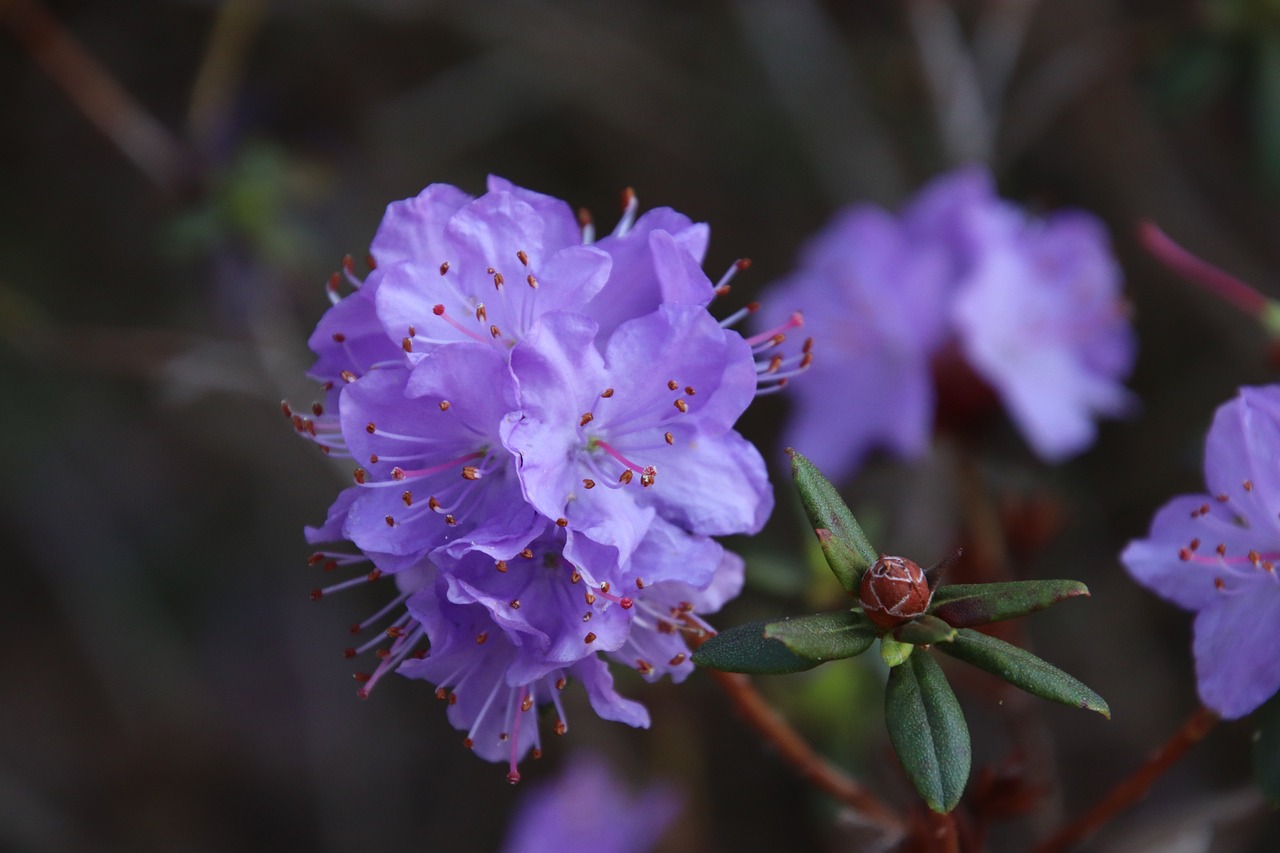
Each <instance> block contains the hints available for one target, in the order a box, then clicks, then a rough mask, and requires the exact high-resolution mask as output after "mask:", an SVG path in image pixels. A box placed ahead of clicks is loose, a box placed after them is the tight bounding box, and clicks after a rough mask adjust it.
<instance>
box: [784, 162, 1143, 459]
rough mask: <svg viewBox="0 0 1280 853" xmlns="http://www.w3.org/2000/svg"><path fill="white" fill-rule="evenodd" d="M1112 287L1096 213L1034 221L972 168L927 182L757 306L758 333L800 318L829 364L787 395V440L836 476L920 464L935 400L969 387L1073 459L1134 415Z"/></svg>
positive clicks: (856, 215)
mask: <svg viewBox="0 0 1280 853" xmlns="http://www.w3.org/2000/svg"><path fill="white" fill-rule="evenodd" d="M1120 285H1121V278H1120V271H1119V268H1118V267H1117V265H1116V263H1115V261H1114V259H1113V258H1112V257H1111V255H1110V249H1109V247H1108V241H1107V236H1106V233H1105V230H1104V229H1103V227H1102V225H1101V223H1099V222H1098V221H1097V220H1096V219H1095V218H1094V217H1093V216H1091V215H1090V214H1087V213H1084V212H1082V211H1064V212H1061V213H1057V214H1054V215H1051V216H1049V217H1048V218H1045V219H1031V218H1028V217H1027V216H1026V214H1025V213H1023V212H1022V211H1021V210H1020V209H1019V208H1017V207H1016V206H1014V205H1012V204H1010V203H1008V202H1005V201H1002V200H1001V199H1000V198H999V197H998V196H997V195H996V194H995V187H994V183H993V182H992V179H991V177H990V175H989V174H987V173H986V172H985V171H984V170H982V169H979V168H966V169H962V170H960V171H957V172H954V173H952V174H950V175H945V176H943V177H941V178H939V179H937V180H935V181H933V182H932V183H931V184H929V185H928V186H926V187H925V188H924V189H923V190H921V192H920V194H919V195H918V196H917V197H916V198H915V199H914V200H913V201H912V202H911V203H910V204H908V205H907V207H906V208H905V209H904V210H903V212H902V214H901V215H900V216H893V215H891V214H889V213H887V212H886V211H884V210H881V209H880V208H876V207H872V206H868V205H858V206H854V207H851V208H848V209H846V210H844V211H842V212H841V213H839V214H837V215H836V217H835V218H834V219H833V221H832V222H831V224H830V225H828V226H827V228H826V229H825V230H824V231H823V232H822V233H821V234H819V235H818V237H816V238H815V239H814V240H813V241H812V242H811V243H810V244H809V246H808V247H806V249H805V250H804V252H803V254H802V256H801V262H800V268H799V269H798V270H797V271H796V272H794V273H792V274H791V275H790V276H789V277H788V278H786V279H784V280H782V281H781V282H779V283H778V284H777V285H775V286H774V288H773V289H772V290H771V291H770V293H769V294H768V296H767V297H766V299H765V310H764V311H763V312H762V320H763V322H764V323H765V324H766V325H769V324H770V323H776V322H778V321H779V320H780V319H781V318H782V317H784V316H785V315H786V313H787V312H790V311H791V310H793V309H794V308H797V307H798V308H800V309H801V310H802V311H803V312H804V314H805V316H806V317H807V318H808V322H809V332H810V334H811V335H812V336H813V339H814V340H815V342H816V344H817V346H818V348H819V351H820V352H821V353H822V356H823V357H822V358H821V359H820V360H819V361H818V363H817V364H816V365H815V366H814V367H813V369H812V371H811V375H810V376H809V377H807V378H806V379H805V381H804V382H801V383H799V385H798V386H796V387H795V388H794V389H793V391H792V396H793V405H794V406H795V412H794V415H793V417H792V419H791V422H790V424H789V426H788V429H787V432H786V441H787V443H788V444H790V445H792V446H795V447H797V448H799V449H801V450H803V451H804V453H805V454H806V455H808V456H809V457H810V458H811V459H812V460H813V461H814V463H815V464H817V465H818V467H820V468H822V469H823V470H824V471H826V473H827V474H828V475H829V476H831V477H833V478H835V479H840V478H843V477H847V476H848V475H850V474H852V472H853V471H854V470H855V469H856V468H857V467H858V465H859V464H860V463H861V461H862V459H863V458H864V457H865V456H866V454H867V453H868V452H869V451H871V450H872V449H875V448H884V449H887V450H889V451H891V452H893V453H895V454H898V455H901V456H906V457H914V456H918V455H920V454H921V453H923V452H924V450H925V448H926V447H927V446H928V442H929V439H930V436H931V434H932V431H933V427H934V421H935V417H936V415H937V411H936V410H937V406H938V401H939V393H940V392H943V393H944V394H945V392H947V391H952V393H951V394H945V396H948V397H955V396H957V394H956V393H955V390H956V389H952V388H948V387H940V386H939V382H944V383H945V382H947V381H950V380H951V379H954V378H955V377H956V376H968V377H971V380H970V381H972V377H976V379H977V380H978V382H977V383H975V384H976V385H977V386H978V388H981V387H982V386H984V385H985V386H987V387H988V388H990V389H993V390H994V391H995V393H996V394H997V395H998V397H999V399H1000V400H1001V401H1002V402H1003V404H1004V407H1005V409H1006V410H1007V411H1008V412H1009V414H1010V416H1011V418H1012V419H1013V421H1014V422H1015V423H1016V424H1017V425H1018V427H1019V428H1020V430H1021V431H1022V433H1023V435H1024V436H1025V437H1026V439H1027V441H1028V442H1029V443H1030V444H1031V446H1032V447H1033V448H1034V449H1035V451H1036V452H1037V453H1038V454H1039V455H1040V456H1041V457H1042V458H1044V459H1046V460H1048V461H1055V460H1058V459H1062V458H1064V457H1066V456H1069V455H1071V454H1073V453H1076V452H1079V451H1081V450H1083V449H1084V448H1086V447H1087V446H1088V445H1089V444H1090V443H1091V442H1092V441H1093V438H1094V433H1095V427H1094V423H1093V420H1094V418H1095V417H1097V416H1099V415H1117V414H1120V413H1123V412H1124V411H1125V410H1126V409H1127V408H1128V407H1129V406H1130V396H1129V394H1128V392H1127V391H1125V389H1124V388H1123V387H1122V386H1121V385H1120V384H1119V382H1120V380H1121V378H1122V377H1124V376H1125V375H1127V373H1128V371H1129V369H1130V367H1131V365H1132V362H1133V357H1134V338H1133V334H1132V332H1131V330H1130V328H1129V325H1128V322H1127V319H1126V317H1125V313H1124V309H1123V303H1122V301H1121V294H1120ZM956 360H959V361H960V362H961V363H962V368H961V369H956V368H955V367H949V366H948V365H949V363H950V362H953V361H956ZM987 393H989V392H987ZM965 394H967V395H968V396H969V397H970V398H971V399H967V400H963V402H964V403H965V404H966V405H972V403H973V402H974V400H973V399H972V398H973V397H974V389H973V388H965V389H961V394H960V396H964V395H965ZM977 396H978V397H981V392H979V393H978V394H977Z"/></svg>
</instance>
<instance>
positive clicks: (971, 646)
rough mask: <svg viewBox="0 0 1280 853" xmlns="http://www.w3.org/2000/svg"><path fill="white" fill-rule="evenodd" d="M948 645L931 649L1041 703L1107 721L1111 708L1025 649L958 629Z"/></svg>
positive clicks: (966, 629)
mask: <svg viewBox="0 0 1280 853" xmlns="http://www.w3.org/2000/svg"><path fill="white" fill-rule="evenodd" d="M957 634H958V636H957V637H956V638H955V640H954V641H952V642H950V643H939V644H938V645H937V646H935V648H936V649H937V650H938V651H940V652H946V653H947V654H949V655H951V656H952V657H957V658H959V659H960V660H962V661H965V662H966V663H971V664H973V665H974V666H976V667H978V668H979V669H985V670H986V671H987V672H989V673H991V674H992V675H996V676H999V677H1000V678H1003V679H1004V680H1005V681H1007V682H1009V683H1010V684H1012V685H1013V686H1014V687H1017V688H1019V689H1021V690H1025V691H1027V692H1028V693H1031V694H1033V695H1035V696H1039V697H1040V698H1042V699H1049V700H1051V701H1053V702H1061V703H1062V704H1063V705H1072V706H1074V707H1076V708H1084V709H1085V710H1088V711H1097V712H1098V713H1099V714H1101V715H1102V716H1104V717H1106V718H1107V719H1111V708H1110V707H1108V706H1107V703H1106V700H1104V699H1103V698H1102V697H1101V696H1099V695H1098V694H1097V693H1094V692H1093V691H1092V690H1090V689H1089V688H1088V687H1086V686H1085V685H1084V684H1083V683H1081V682H1080V681H1078V680H1077V679H1076V678H1075V677H1073V676H1070V675H1067V673H1065V672H1063V671H1062V670H1060V669H1058V668H1057V667H1056V666H1053V665H1052V664H1050V663H1047V662H1045V661H1043V660H1041V659H1040V658H1038V657H1036V656H1035V655H1033V654H1031V652H1029V651H1027V650H1026V649H1020V648H1018V647H1017V646H1013V645H1010V644H1009V643H1006V642H1005V641H1004V640H997V639H996V638H995V637H989V636H987V635H986V634H983V633H980V632H978V631H974V630H973V629H972V628H961V629H960V630H959V631H958V632H957Z"/></svg>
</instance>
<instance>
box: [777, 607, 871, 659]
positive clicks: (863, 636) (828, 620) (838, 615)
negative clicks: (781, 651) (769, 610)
mask: <svg viewBox="0 0 1280 853" xmlns="http://www.w3.org/2000/svg"><path fill="white" fill-rule="evenodd" d="M764 636H765V639H766V640H779V641H781V642H782V643H783V644H784V645H786V647H787V648H788V649H790V650H791V651H792V652H794V653H795V654H796V655H797V656H799V657H802V658H805V659H806V660H811V661H813V662H815V663H822V662H823V661H829V660H840V659H841V658H851V657H854V656H855V655H860V654H862V653H863V652H865V651H866V650H867V649H869V648H871V644H872V643H874V642H875V640H876V626H875V625H873V624H871V620H870V619H868V618H867V617H866V615H865V614H863V613H862V611H860V610H838V611H836V612H835V613H815V614H814V615H812V616H794V617H791V618H788V619H784V620H783V621H781V622H770V623H769V624H768V625H765V626H764Z"/></svg>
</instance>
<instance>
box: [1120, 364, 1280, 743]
mask: <svg viewBox="0 0 1280 853" xmlns="http://www.w3.org/2000/svg"><path fill="white" fill-rule="evenodd" d="M1204 479H1205V485H1206V486H1207V487H1208V489H1209V493H1208V494H1198V495H1182V496H1181V497H1176V498H1174V499H1173V500H1171V501H1170V502H1169V503H1168V504H1166V505H1165V507H1164V508H1163V509H1161V510H1160V511H1159V512H1158V513H1156V516H1155V519H1154V520H1153V521H1152V522H1151V532H1150V533H1149V534H1148V536H1147V538H1145V539H1138V540H1135V541H1133V542H1131V543H1129V546H1128V547H1127V548H1125V550H1124V553H1123V554H1121V556H1120V559H1121V560H1122V561H1123V563H1124V565H1125V568H1127V569H1128V570H1129V574H1131V575H1133V577H1134V579H1135V580H1137V581H1138V582H1139V583H1141V584H1142V585H1143V586H1145V587H1147V588H1148V589H1150V590H1151V591H1152V592H1154V593H1156V594H1157V595H1159V596H1161V597H1162V598H1165V599H1168V600H1169V601H1171V602H1173V603H1174V604H1177V605H1178V606H1180V607H1185V608H1186V609H1188V610H1194V611H1195V612H1196V618H1195V638H1194V641H1193V652H1194V655H1195V662H1196V681H1197V685H1198V687H1199V690H1200V699H1201V701H1203V702H1204V704H1205V705H1207V706H1208V707H1209V708H1212V709H1213V710H1214V711H1216V712H1218V714H1220V715H1221V716H1223V717H1226V718H1227V719H1234V718H1237V717H1242V716H1244V715H1245V714H1248V713H1249V712H1250V711H1252V710H1254V709H1255V708H1257V707H1258V706H1259V705H1261V704H1262V703H1263V702H1265V701H1267V700H1268V699H1269V698H1271V696H1273V695H1274V694H1275V693H1276V691H1277V690H1280V655H1277V654H1276V648H1277V645H1280V579H1278V578H1277V577H1276V565H1277V563H1280V385H1269V386H1266V387H1261V388H1241V389H1240V394H1239V396H1238V397H1236V398H1235V399H1234V400H1232V401H1230V402H1229V403H1226V404H1224V405H1223V406H1221V407H1220V408H1219V409H1218V412H1217V414H1216V415H1215V416H1214V419H1213V425H1212V426H1211V427H1210V428H1209V435H1208V437H1207V438H1206V439H1205V448H1204Z"/></svg>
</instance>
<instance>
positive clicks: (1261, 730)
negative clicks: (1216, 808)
mask: <svg viewBox="0 0 1280 853" xmlns="http://www.w3.org/2000/svg"><path fill="white" fill-rule="evenodd" d="M1253 720H1254V723H1255V724H1256V725H1257V727H1258V728H1257V729H1256V730H1255V731H1254V733H1253V778H1254V779H1256V780H1257V782H1258V787H1259V788H1261V789H1262V794H1263V796H1265V797H1266V798H1267V802H1269V803H1271V804H1272V805H1273V806H1274V805H1278V804H1280V694H1277V695H1275V696H1272V697H1271V698H1270V699H1268V700H1267V703H1266V704H1265V705H1263V706H1262V707H1261V708H1259V709H1258V710H1257V712H1256V713H1255V714H1254V715H1253Z"/></svg>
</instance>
